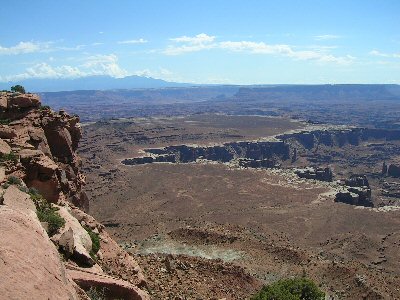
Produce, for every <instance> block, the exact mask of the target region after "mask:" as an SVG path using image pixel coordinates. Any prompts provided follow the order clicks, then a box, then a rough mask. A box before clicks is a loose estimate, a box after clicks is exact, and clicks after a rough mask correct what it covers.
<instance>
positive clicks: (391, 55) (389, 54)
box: [369, 50, 400, 58]
mask: <svg viewBox="0 0 400 300" xmlns="http://www.w3.org/2000/svg"><path fill="white" fill-rule="evenodd" d="M369 54H370V55H374V56H380V57H390V58H400V53H384V52H381V51H378V50H372V51H370V52H369Z"/></svg>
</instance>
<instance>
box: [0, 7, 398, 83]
mask: <svg viewBox="0 0 400 300" xmlns="http://www.w3.org/2000/svg"><path fill="white" fill-rule="evenodd" d="M0 16H1V18H0V81H1V82H5V81H17V80H22V79H27V78H76V77H83V76H91V75H110V76H113V77H117V78H120V77H125V76H129V75H140V76H148V77H154V78H160V79H164V80H168V81H175V82H190V83H206V84H211V83H212V84H214V83H218V84H227V83H230V84H284V83H290V84H321V83H397V84H400V1H399V0H362V1H361V0H335V1H334V0H330V1H329V0H319V1H316V0H314V1H311V0H292V1H288V0H279V1H278V0H276V1H269V0H259V1H256V0H243V1H237V0H198V1H196V0H182V1H181V0H158V1H157V0H145V1H144V0H143V1H135V0H131V1H123V0H113V1H105V0H79V1H78V0H64V1H61V0H48V1H46V0H35V1H26V0H25V1H21V0H2V1H1V5H0Z"/></svg>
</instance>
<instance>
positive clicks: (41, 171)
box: [0, 92, 149, 299]
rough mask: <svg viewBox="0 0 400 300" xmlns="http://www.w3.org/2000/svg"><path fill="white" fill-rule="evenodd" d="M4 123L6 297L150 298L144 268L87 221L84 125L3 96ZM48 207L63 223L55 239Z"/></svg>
mask: <svg viewBox="0 0 400 300" xmlns="http://www.w3.org/2000/svg"><path fill="white" fill-rule="evenodd" d="M0 120H1V124H2V125H0V164H1V165H0V184H1V187H0V232H1V234H2V238H1V239H0V277H1V278H2V280H1V282H0V291H1V292H2V296H4V297H5V298H7V299H27V298H32V299H89V298H88V296H87V295H86V292H87V291H89V290H91V289H94V290H99V291H105V293H106V296H107V297H108V298H121V299H149V297H148V294H147V293H146V292H145V291H143V290H142V289H141V288H144V287H145V286H146V281H145V278H144V276H143V274H142V270H141V268H140V267H139V265H138V264H137V263H136V261H135V260H134V259H133V258H132V257H131V256H130V255H129V254H128V253H126V252H125V251H124V250H123V249H121V248H120V247H119V246H118V244H117V243H116V242H115V241H114V240H113V239H112V238H111V237H110V236H109V235H108V234H107V232H106V231H105V230H104V226H102V225H101V224H100V223H98V222H97V221H96V220H95V219H93V218H92V217H91V216H90V215H88V214H86V212H87V211H88V209H89V199H88V197H87V196H86V194H85V192H84V191H83V189H82V188H83V186H84V184H85V177H84V175H83V174H82V172H81V171H80V166H81V163H80V159H79V157H78V156H77V154H76V152H75V151H76V148H77V146H78V142H79V139H80V137H81V128H80V125H79V118H78V117H76V116H70V115H68V114H66V113H65V112H63V111H60V112H59V113H56V112H54V111H52V110H51V109H49V108H47V107H42V106H41V103H40V99H39V97H38V96H37V95H33V94H19V93H10V92H1V94H0ZM38 199H39V200H40V202H38V201H39V200H38ZM39 203H42V204H39ZM43 203H47V204H43ZM41 205H42V206H41ZM43 205H44V206H43ZM43 207H47V209H48V212H53V213H54V212H56V213H55V214H56V215H57V216H58V218H59V219H61V220H62V223H61V221H58V224H59V226H60V228H59V229H57V232H56V234H54V235H52V237H51V238H49V234H50V231H49V226H50V225H51V224H50V223H52V222H54V220H51V219H46V218H45V220H46V221H43V217H42V222H40V221H39V215H42V214H43V213H44V212H43ZM46 231H48V232H49V233H47V232H46ZM94 244H98V245H96V247H97V248H96V247H95V245H94ZM94 249H95V252H94ZM61 257H63V259H61Z"/></svg>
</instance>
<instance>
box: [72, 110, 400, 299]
mask: <svg viewBox="0 0 400 300" xmlns="http://www.w3.org/2000/svg"><path fill="white" fill-rule="evenodd" d="M308 126H309V125H308V124H306V123H302V122H297V121H293V120H289V119H285V118H271V117H255V116H246V117H242V116H235V117H233V116H224V115H194V116H188V117H177V118H149V119H144V118H141V119H123V120H114V121H110V122H99V123H95V124H91V125H88V126H85V127H84V137H83V140H82V142H81V146H80V150H79V151H80V156H81V157H82V159H83V167H84V172H85V174H86V175H87V187H86V190H87V192H88V194H89V197H90V199H91V203H90V205H91V207H90V213H91V214H92V215H93V216H94V217H95V218H96V219H98V220H99V221H100V222H102V223H103V224H104V225H105V226H106V227H107V230H108V231H109V232H110V233H111V234H112V235H113V237H114V238H115V239H116V240H117V241H119V242H120V243H121V245H123V246H124V247H126V248H127V249H128V250H129V251H130V252H131V253H132V255H134V256H135V257H136V259H137V260H138V262H139V264H140V265H141V266H142V267H143V269H144V273H145V275H146V276H147V277H148V282H149V286H148V289H149V292H150V293H151V294H152V296H153V297H154V298H155V299H175V298H176V297H180V299H220V298H226V299H245V298H249V297H250V296H251V295H252V294H254V293H256V292H257V291H258V290H259V289H260V287H261V286H262V284H264V283H270V282H273V281H275V280H277V279H280V278H286V277H291V276H303V275H306V276H308V277H310V278H311V279H313V280H315V282H317V284H318V285H319V286H320V287H321V289H323V290H324V291H325V292H327V293H328V294H329V295H331V296H332V297H336V298H338V299H400V277H399V276H400V265H399V261H400V251H399V250H398V249H399V245H400V218H399V215H400V210H396V209H393V210H384V209H378V208H366V207H358V206H352V205H347V204H343V203H337V202H334V194H333V190H332V184H331V183H327V182H320V181H315V180H306V179H300V178H298V177H297V176H296V175H295V174H294V173H293V172H292V171H291V170H290V169H287V168H282V169H254V168H239V167H237V166H233V165H231V164H229V163H225V164H224V163H218V162H204V161H197V162H192V163H151V164H143V165H133V166H126V165H123V164H122V163H121V161H122V160H123V159H125V158H131V157H135V156H139V155H142V154H143V150H144V149H146V148H157V147H165V146H169V145H181V144H191V145H192V144H196V145H211V144H214V143H221V142H230V141H243V140H245V141H246V140H257V139H259V138H266V137H271V136H273V135H276V134H281V133H284V132H288V131H290V130H298V129H306V128H307V127H308ZM333 167H335V166H333ZM362 167H363V166H359V168H362Z"/></svg>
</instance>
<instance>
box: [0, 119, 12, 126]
mask: <svg viewBox="0 0 400 300" xmlns="http://www.w3.org/2000/svg"><path fill="white" fill-rule="evenodd" d="M10 122H11V120H10V119H0V125H8V124H10Z"/></svg>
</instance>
